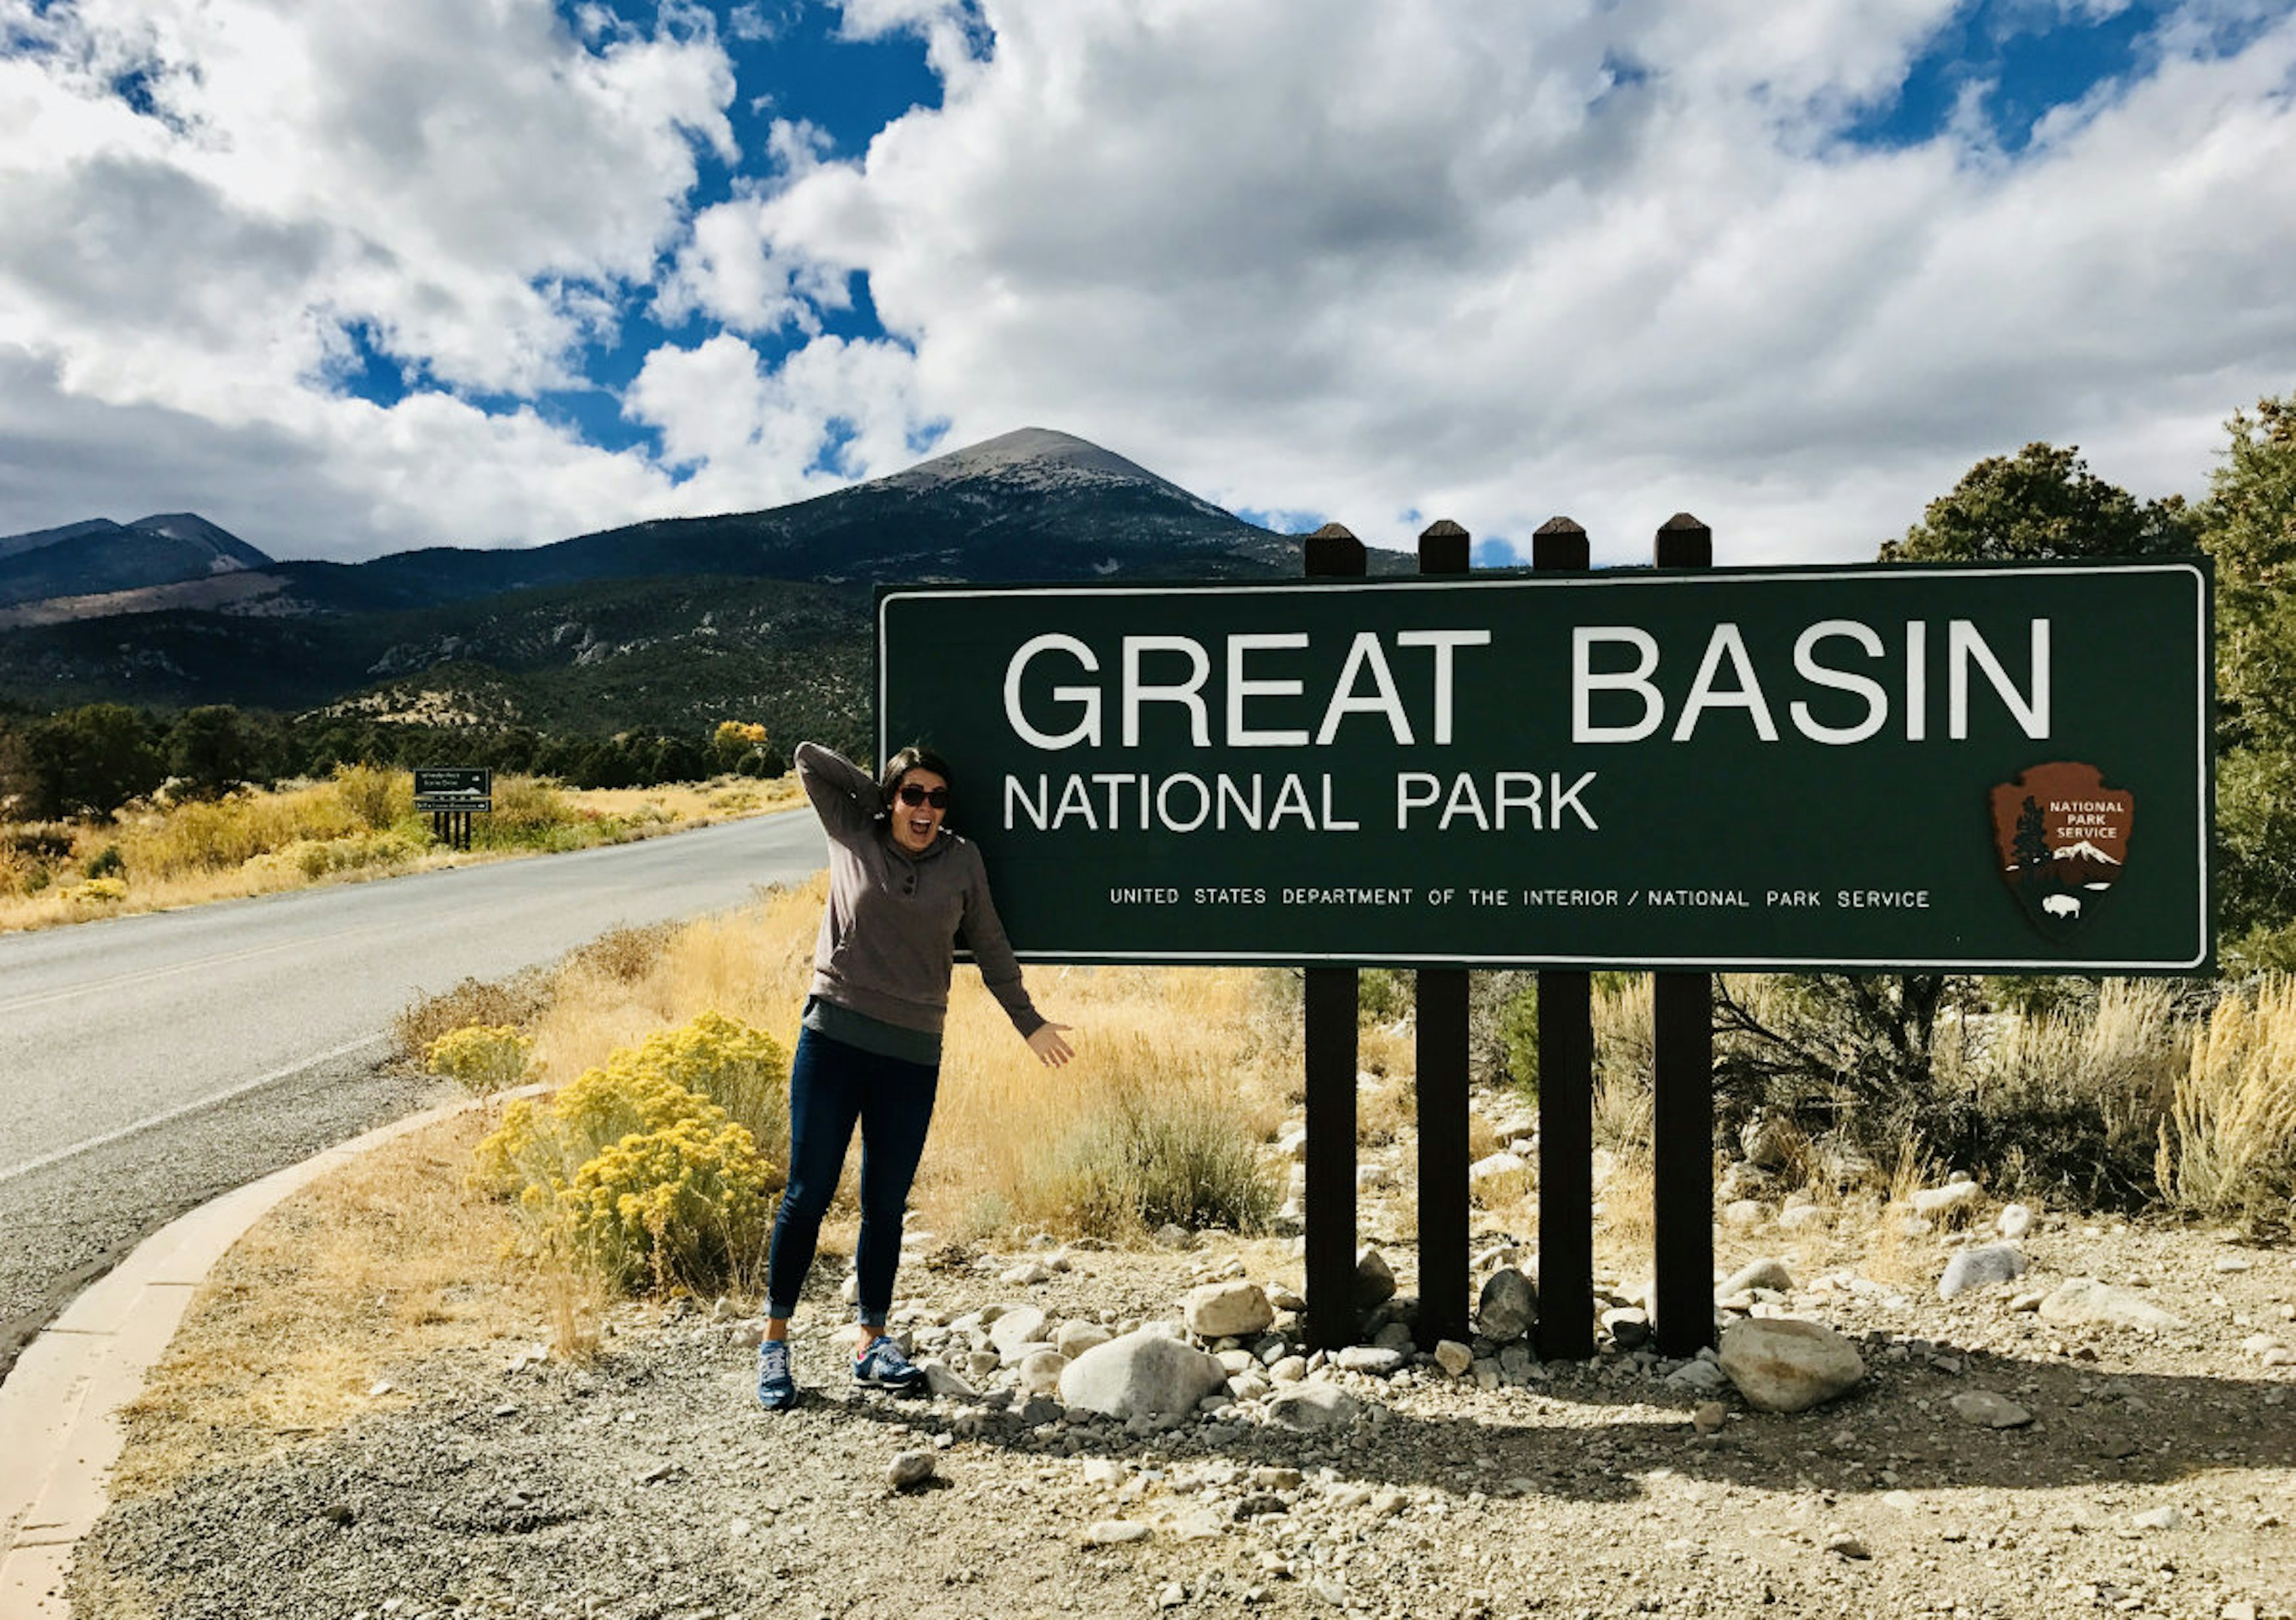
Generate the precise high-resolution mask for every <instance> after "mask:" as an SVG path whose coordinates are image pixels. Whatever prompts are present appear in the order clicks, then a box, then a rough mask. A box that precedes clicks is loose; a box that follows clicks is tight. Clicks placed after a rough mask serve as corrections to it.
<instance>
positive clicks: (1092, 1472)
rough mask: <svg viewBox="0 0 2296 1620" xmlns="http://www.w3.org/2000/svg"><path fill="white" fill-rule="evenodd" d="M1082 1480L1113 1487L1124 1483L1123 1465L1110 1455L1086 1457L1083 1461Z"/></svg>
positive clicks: (1109, 1487)
mask: <svg viewBox="0 0 2296 1620" xmlns="http://www.w3.org/2000/svg"><path fill="white" fill-rule="evenodd" d="M1084 1482H1085V1484H1087V1485H1099V1486H1102V1487H1103V1488H1106V1489H1113V1488H1114V1487H1115V1486H1117V1485H1122V1484H1123V1483H1124V1465H1123V1464H1122V1463H1120V1462H1119V1461H1117V1460H1115V1459H1114V1458H1112V1457H1087V1458H1086V1459H1085V1462H1084Z"/></svg>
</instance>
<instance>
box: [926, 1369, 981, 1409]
mask: <svg viewBox="0 0 2296 1620" xmlns="http://www.w3.org/2000/svg"><path fill="white" fill-rule="evenodd" d="M917 1370H918V1371H919V1372H922V1373H923V1374H924V1375H925V1389H926V1392H927V1393H928V1394H931V1395H947V1397H948V1398H949V1399H950V1400H953V1401H972V1400H977V1399H979V1398H980V1394H979V1392H978V1391H977V1390H975V1389H974V1388H973V1387H972V1385H970V1384H968V1383H966V1382H965V1381H964V1379H961V1378H959V1377H958V1376H957V1375H956V1373H955V1371H954V1370H951V1369H950V1368H949V1366H948V1365H947V1362H941V1361H938V1360H929V1361H922V1362H918V1363H917Z"/></svg>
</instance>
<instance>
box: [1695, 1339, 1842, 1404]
mask: <svg viewBox="0 0 2296 1620" xmlns="http://www.w3.org/2000/svg"><path fill="white" fill-rule="evenodd" d="M1721 1352H1722V1354H1721V1358H1720V1359H1721V1363H1722V1370H1723V1371H1724V1372H1725V1373H1726V1374H1728V1375H1729V1379H1730V1382H1731V1383H1733V1384H1734V1385H1735V1386H1736V1387H1737V1389H1738V1393H1739V1394H1740V1395H1743V1396H1745V1397H1746V1403H1747V1404H1748V1405H1750V1406H1751V1407H1753V1408H1754V1409H1755V1410H1756V1411H1781V1412H1784V1411H1807V1410H1808V1408H1810V1407H1812V1406H1816V1405H1818V1404H1820V1403H1824V1402H1826V1401H1831V1400H1833V1398H1834V1397H1835V1396H1836V1395H1841V1394H1842V1393H1844V1392H1845V1391H1847V1390H1848V1389H1849V1388H1850V1387H1853V1386H1854V1385H1856V1384H1857V1381H1858V1380H1859V1379H1862V1378H1864V1377H1865V1376H1866V1363H1865V1361H1864V1360H1863V1359H1862V1358H1861V1357H1860V1356H1859V1355H1858V1354H1857V1346H1854V1345H1852V1344H1851V1343H1850V1342H1849V1340H1848V1339H1846V1338H1842V1337H1841V1335H1840V1334H1839V1333H1836V1332H1835V1331H1834V1330H1833V1329H1831V1328H1829V1327H1826V1326H1825V1325H1824V1324H1823V1323H1821V1322H1814V1321H1801V1320H1800V1319H1798V1318H1794V1317H1776V1318H1768V1319H1763V1318H1757V1319H1756V1320H1754V1321H1742V1322H1736V1323H1734V1324H1732V1325H1731V1326H1730V1327H1729V1328H1727V1329H1726V1330H1724V1331H1723V1334H1722V1346H1721Z"/></svg>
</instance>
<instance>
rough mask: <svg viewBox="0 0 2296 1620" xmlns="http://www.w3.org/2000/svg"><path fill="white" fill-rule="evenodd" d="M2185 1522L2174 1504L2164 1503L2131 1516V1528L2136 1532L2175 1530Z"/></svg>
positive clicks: (2181, 1511)
mask: <svg viewBox="0 0 2296 1620" xmlns="http://www.w3.org/2000/svg"><path fill="white" fill-rule="evenodd" d="M2184 1522H2185V1515H2184V1512H2183V1510H2181V1509H2179V1508H2177V1507H2176V1506H2175V1505H2174V1504H2173V1503H2163V1504H2162V1505H2161V1506H2160V1507H2157V1508H2153V1509H2151V1510H2147V1511H2145V1512H2143V1513H2138V1514H2135V1515H2133V1516H2131V1518H2129V1521H2128V1523H2129V1526H2130V1527H2131V1528H2132V1529H2136V1530H2174V1529H2175V1528H2176V1527H2177V1526H2179V1525H2181V1524H2183V1523H2184Z"/></svg>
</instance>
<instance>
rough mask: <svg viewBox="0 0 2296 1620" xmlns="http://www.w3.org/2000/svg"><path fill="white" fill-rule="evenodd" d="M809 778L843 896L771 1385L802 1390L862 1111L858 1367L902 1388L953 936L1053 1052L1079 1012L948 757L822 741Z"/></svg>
mask: <svg viewBox="0 0 2296 1620" xmlns="http://www.w3.org/2000/svg"><path fill="white" fill-rule="evenodd" d="M797 769H798V780H799V781H801V782H802V783H803V784H804V785H805V790H806V793H807V795H808V797H809V798H811V799H812V800H813V806H814V809H815V810H816V812H818V813H819V814H820V816H821V824H822V826H823V828H824V830H826V831H827V832H828V834H829V842H830V860H829V874H830V876H829V902H828V904H827V905H826V906H825V907H824V909H823V912H822V918H821V934H820V937H819V940H818V942H817V944H816V947H815V951H814V975H813V986H812V990H811V992H810V994H808V997H807V999H806V1003H805V1018H804V1020H803V1027H802V1028H801V1030H800V1032H799V1035H798V1043H797V1055H796V1057H795V1058H794V1059H793V1060H791V1064H790V1169H789V1186H788V1189H787V1190H786V1191H785V1192H784V1194H783V1199H782V1207H781V1213H780V1215H779V1217H778V1218H777V1219H776V1220H775V1223H774V1240H773V1251H772V1255H771V1256H770V1258H769V1259H768V1261H767V1279H766V1336H765V1338H764V1341H763V1342H762V1343H761V1344H760V1345H759V1346H758V1400H759V1401H760V1402H762V1403H764V1404H765V1405H766V1406H767V1408H769V1409H772V1410H776V1411H778V1410H780V1409H783V1408H785V1407H789V1406H792V1405H794V1404H796V1402H797V1385H796V1383H795V1382H794V1380H793V1379H792V1378H791V1371H790V1352H789V1320H790V1317H791V1315H792V1314H794V1313H795V1312H796V1310H797V1302H798V1296H799V1293H800V1292H801V1291H802V1290H803V1289H804V1287H805V1279H806V1273H807V1272H809V1271H810V1270H812V1268H813V1254H814V1246H815V1242H816V1239H817V1238H818V1236H819V1233H820V1231H821V1221H822V1217H823V1215H826V1214H827V1213H828V1210H829V1201H830V1199H831V1198H832V1195H834V1193H835V1192H836V1190H837V1180H838V1176H839V1174H840V1173H841V1171H842V1170H843V1167H844V1164H845V1152H846V1149H847V1147H848V1145H849V1143H850V1142H851V1141H852V1139H853V1131H854V1127H855V1126H856V1125H859V1127H860V1131H861V1236H860V1241H859V1244H858V1245H857V1248H856V1250H855V1253H854V1269H855V1271H856V1272H857V1274H858V1279H859V1294H858V1299H857V1304H858V1305H859V1315H860V1323H861V1332H860V1337H859V1339H858V1340H857V1343H856V1345H855V1347H854V1357H853V1377H854V1379H855V1381H856V1382H857V1383H859V1384H863V1385H865V1386H869V1387H876V1388H886V1389H893V1390H897V1391H900V1392H904V1393H907V1392H913V1391H915V1390H917V1389H920V1388H922V1383H923V1379H922V1374H921V1373H919V1372H918V1371H917V1370H916V1369H915V1368H914V1367H912V1366H910V1365H909V1363H908V1362H907V1361H906V1359H905V1358H904V1357H903V1355H902V1354H901V1351H900V1348H899V1346H897V1345H895V1344H894V1343H893V1341H892V1340H891V1339H890V1338H887V1337H885V1317H886V1313H887V1312H888V1311H889V1310H890V1307H891V1305H892V1294H893V1273H894V1272H895V1270H896V1269H897V1268H898V1264H899V1260H900V1247H901V1220H902V1215H903V1212H904V1211H905V1210H906V1208H907V1206H908V1200H909V1185H910V1182H912V1181H913V1180H914V1178H915V1176H916V1170H917V1161H918V1158H920V1157H921V1156H922V1153H923V1151H924V1145H925V1133H926V1130H927V1128H928V1127H929V1126H930V1125H931V1122H932V1109H933V1096H934V1093H935V1092H936V1090H937V1089H938V1088H939V1080H940V1053H941V1028H942V1026H943V1024H944V1023H945V1021H946V1019H947V1013H948V985H949V972H950V968H951V966H952V964H953V963H954V961H955V948H956V936H957V933H958V931H959V930H960V929H961V930H962V931H963V932H964V938H965V943H966V944H967V945H970V946H971V947H972V953H973V955H974V957H975V958H976V959H977V960H978V961H980V977H981V982H982V983H983V984H985V985H987V986H988V989H989V992H990V993H991V994H994V995H995V996H996V1000H997V1002H999V1003H1000V1004H1001V1005H1002V1006H1003V1007H1004V1009H1005V1016H1006V1017H1007V1018H1009V1019H1012V1020H1013V1027H1014V1028H1015V1029H1018V1030H1019V1031H1020V1032H1021V1035H1022V1036H1023V1037H1025V1038H1026V1039H1027V1041H1028V1043H1029V1050H1030V1051H1034V1052H1035V1053H1036V1054H1037V1057H1038V1058H1039V1059H1040V1060H1043V1061H1044V1062H1045V1063H1046V1064H1048V1065H1051V1066H1053V1067H1055V1068H1057V1067H1058V1066H1059V1065H1061V1064H1063V1063H1065V1062H1067V1061H1068V1060H1069V1059H1070V1056H1072V1055H1073V1054H1072V1052H1071V1051H1070V1046H1069V1043H1068V1042H1067V1041H1066V1040H1065V1039H1063V1038H1062V1036H1063V1035H1064V1033H1065V1031H1066V1029H1067V1026H1065V1025H1062V1024H1054V1023H1051V1022H1049V1021H1047V1020H1046V1018H1045V1017H1044V1015H1043V1014H1041V1013H1039V1012H1038V1011H1037V1010H1036V1007H1035V1006H1034V1005H1033V1004H1032V1003H1031V1002H1029V993H1028V991H1027V990H1026V989H1024V988H1023V987H1022V986H1021V964H1020V963H1019V962H1018V961H1015V960H1014V958H1013V947H1012V945H1010V944H1009V943H1007V941H1006V940H1005V928H1004V925H1003V924H1002V923H1001V922H999V921H998V920H997V917H996V906H995V904H992V903H991V901H990V900H989V897H988V874H987V872H986V871H985V870H984V869H983V868H982V866H981V863H980V851H979V850H978V849H977V848H975V847H973V846H972V843H970V842H969V841H968V840H966V839H963V838H960V837H958V836H957V835H956V834H955V833H953V832H950V831H949V830H947V828H946V827H945V826H944V825H942V821H943V818H944V817H945V816H946V815H947V811H948V806H949V798H950V790H949V782H950V777H951V773H950V770H949V767H948V762H947V760H945V759H943V758H942V757H940V756H939V755H938V754H935V753H931V752H930V751H928V750H926V749H918V748H907V749H902V750H901V751H900V752H899V753H898V754H896V755H894V756H893V757H892V758H891V759H890V761H888V762H887V764H886V766H885V771H884V774H883V776H882V777H881V778H880V779H878V780H875V781H873V780H871V778H870V776H869V774H868V773H867V772H865V771H864V770H862V769H861V768H860V767H859V766H858V765H855V764H853V762H852V761H850V760H849V759H846V758H845V757H842V756H841V755H839V754H837V753H834V752H832V750H830V749H825V748H823V747H822V746H821V745H820V744H818V743H814V742H801V743H799V744H798V748H797Z"/></svg>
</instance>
